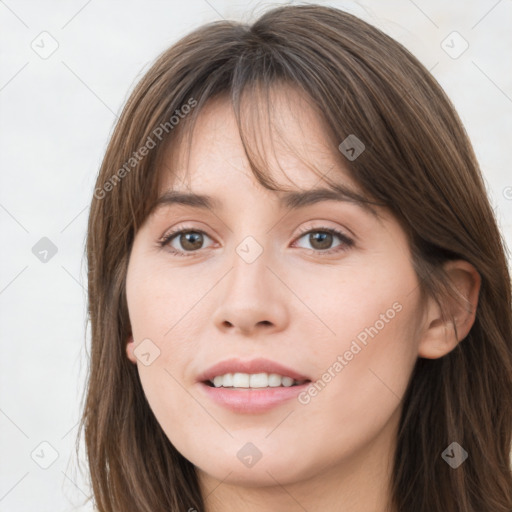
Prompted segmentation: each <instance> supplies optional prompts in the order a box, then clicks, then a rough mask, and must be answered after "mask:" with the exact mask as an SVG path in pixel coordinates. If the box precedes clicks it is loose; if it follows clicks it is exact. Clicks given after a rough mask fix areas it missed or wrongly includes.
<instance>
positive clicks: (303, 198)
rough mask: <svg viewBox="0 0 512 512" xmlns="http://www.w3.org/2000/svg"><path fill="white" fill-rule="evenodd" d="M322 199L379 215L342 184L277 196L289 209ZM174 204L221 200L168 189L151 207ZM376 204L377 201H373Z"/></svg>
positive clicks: (211, 205) (216, 204)
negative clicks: (332, 187) (349, 204)
mask: <svg viewBox="0 0 512 512" xmlns="http://www.w3.org/2000/svg"><path fill="white" fill-rule="evenodd" d="M322 201H339V202H346V203H353V204H355V205H356V206H359V207H361V208H362V209H363V210H365V211H366V212H368V213H370V214H372V215H373V216H375V217H377V218H378V217H379V215H378V213H377V212H376V211H375V209H374V208H372V206H371V201H369V200H368V199H365V198H364V197H363V196H360V195H359V194H357V193H356V192H354V191H352V190H350V189H349V188H347V187H344V186H343V185H336V188H335V189H328V188H319V189H312V190H305V191H291V192H282V195H281V196H280V197H279V198H278V202H279V205H280V206H281V207H282V208H287V209H290V210H298V209H300V208H304V207H306V206H310V205H313V204H316V203H319V202H322ZM174 204H181V205H186V206H191V207H193V208H200V209H203V210H207V209H211V210H215V209H216V210H220V209H222V202H221V201H220V200H219V199H217V198H214V197H212V196H209V195H206V194H194V193H188V192H180V191H177V190H168V191H167V192H165V193H164V194H162V195H161V196H160V197H159V198H158V199H157V200H156V202H155V204H154V206H153V208H152V209H156V208H158V207H160V206H164V205H165V206H171V205H174ZM374 204H377V203H374Z"/></svg>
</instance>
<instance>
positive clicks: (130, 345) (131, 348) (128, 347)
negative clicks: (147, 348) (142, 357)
mask: <svg viewBox="0 0 512 512" xmlns="http://www.w3.org/2000/svg"><path fill="white" fill-rule="evenodd" d="M134 350H135V341H134V340H133V335H130V337H129V338H128V341H127V342H126V356H127V357H128V359H129V360H130V361H131V362H132V363H135V364H137V358H136V357H135V354H134V353H133V351H134Z"/></svg>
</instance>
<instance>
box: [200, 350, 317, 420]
mask: <svg viewBox="0 0 512 512" xmlns="http://www.w3.org/2000/svg"><path fill="white" fill-rule="evenodd" d="M226 373H251V374H252V373H277V374H279V375H281V376H283V377H291V378H292V379H294V380H296V381H298V382H301V381H307V382H305V383H304V384H300V385H297V386H289V387H275V388H254V389H249V388H238V389H233V388H224V387H219V388H215V387H212V386H209V385H208V381H210V380H213V379H214V377H216V376H217V375H225V374H226ZM197 380H198V383H199V387H200V389H201V390H202V392H203V393H205V394H206V396H207V397H208V398H210V399H211V400H213V401H214V402H216V403H217V404H219V405H221V406H223V407H226V408H228V409H230V410H232V411H234V412H239V413H260V412H265V411H268V410H269V409H271V408H273V407H275V406H277V405H279V404H281V403H283V402H285V401H288V400H290V399H292V398H296V397H297V395H298V394H299V393H300V392H301V391H304V389H305V388H306V387H307V386H308V385H309V384H310V381H311V379H310V378H309V377H307V376H306V375H302V374H300V373H299V372H296V371H295V370H293V369H291V368H288V367H286V366H284V365H282V364H279V363H275V362H274V361H270V360H269V359H263V358H259V359H252V360H250V361H242V360H241V359H236V358H233V359H228V360H225V361H221V362H220V363H217V364H215V365H213V366H212V367H210V368H208V369H207V370H206V371H204V372H203V373H201V374H200V375H199V376H198V377H197Z"/></svg>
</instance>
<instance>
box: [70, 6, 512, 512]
mask: <svg viewBox="0 0 512 512" xmlns="http://www.w3.org/2000/svg"><path fill="white" fill-rule="evenodd" d="M279 84H290V85H293V86H294V87H297V88H299V89H300V90H301V91H303V92H304V94H305V97H307V98H308V99H309V101H310V103H311V105H312V106H313V107H314V108H316V109H317V110H318V112H319V113H320V114H321V116H322V117H323V119H324V120H325V123H326V136H327V137H330V140H332V141H333V143H334V144H336V146H337V145H338V144H339V143H341V142H342V141H343V140H345V139H346V137H347V136H349V135H351V134H355V135H356V136H357V138H358V139H360V140H361V141H363V143H364V144H365V146H366V149H365V151H364V152H363V153H362V154H361V155H360V156H359V157H358V158H357V159H355V160H352V161H349V160H348V159H346V158H344V156H343V155H342V154H341V152H339V158H340V161H342V163H343V165H344V166H345V167H346V168H347V169H348V171H349V173H350V175H351V177H352V178H353V179H354V180H355V182H356V183H358V185H359V186H360V187H361V190H363V191H364V192H365V194H366V195H365V197H366V198H367V200H368V201H371V202H375V203H377V204H379V205H384V206H386V207H387V208H389V209H390V210H391V211H392V212H393V214H394V215H395V217H396V219H398V220H399V222H400V223H401V225H402V226H403V228H404V230H405V231H406V233H407V235H408V239H409V244H410V248H411V253H412V256H413V265H414V268H415V270H416V273H417V275H418V277H419V279H420V283H421V291H422V292H423V293H424V294H426V295H428V296H431V297H434V298H435V300H436V301H438V303H439V304H441V305H442V304H444V300H445V299H446V297H447V296H448V294H452V295H453V294H454V293H455V292H454V290H453V289H452V288H450V286H449V285H450V283H449V279H448V278H447V275H446V274H445V273H444V271H443V267H442V263H443V262H446V261H447V260H451V259H464V260H466V261H468V262H470V263H471V264H472V265H473V266H474V267H475V268H476V269H477V271H478V272H479V274H480V276H481V288H480V295H479V303H478V308H477V312H476V319H475V322H474V324H473V327H472V328H471V331H470V332H469V334H468V336H467V337H466V338H465V339H464V340H463V341H462V342H460V343H459V344H458V345H457V347H456V348H455V349H454V350H453V351H451V352H450V353H449V354H447V355H446V356H444V357H442V358H440V359H423V358H418V360H417V362H416V365H415V367H414V370H413V374H412V376H411V380H410V383H409V386H408V389H407V392H406V394H405V396H404V397H403V411H402V417H401V421H400V426H399V432H398V438H397V443H398V444H397V450H396V457H395V462H394V467H393V473H392V475H391V483H392V493H391V498H392V503H391V505H392V510H396V511H404V512H412V511H414V512H434V511H439V510H443V511H445V512H510V511H511V510H512V474H511V460H510V457H511V442H512V312H511V311H512V306H511V289H510V288H511V283H510V275H509V270H508V268H507V261H506V256H505V250H504V242H503V240H502V238H501V236H500V232H499V230H498V227H497V223H496V220H495V217H494V213H493V210H492V208H491V207H490V204H489V201H488V198H487V195H486V189H485V186H484V183H483V180H482V177H481V173H480V169H479V165H478V163H477V160H476V157H475V154H474V152H473V149H472V146H471V143H470V141H469V140H468V136H467V134H466V132H465V130H464V127H463V125H462V123H461V121H460V119H459V117H458V116H457V114H456V112H455V110H454V107H453V106H452V104H451V102H450V100H449V99H448V98H447V96H446V94H445V93H444V91H443V90H442V88H441V87H440V85H439V84H438V83H437V82H436V80H435V79H434V78H433V77H432V76H431V75H430V73H429V72H428V71H427V70H426V69H425V67H424V66H423V65H422V64H421V63H420V62H419V61H418V60H417V59H416V58H415V57H414V56H413V55H411V53H409V51H407V50H406V49H405V48H404V47H403V46H402V45H400V44H399V43H397V42H396V41H395V40H393V39H392V38H390V37H389V36H387V35H386V34H384V33H383V32H381V31H380V30H378V29H377V28H375V27H373V26H371V25H369V24H367V23H365V22H363V21H362V20H360V19H358V18H357V17H355V16H353V15H350V14H348V13H346V12H343V11H340V10H337V9H334V8H330V7H325V6H318V5H302V6H290V5H288V6H281V7H277V8H274V9H272V10H270V11H268V12H266V13H265V14H263V15H262V16H261V17H260V18H259V19H258V20H256V21H255V22H254V23H253V24H251V25H247V24H242V23H239V22H234V21H219V22H213V23H209V24H207V25H204V26H202V27H200V28H198V29H197V30H195V31H194V32H192V33H190V34H189V35H187V36H186V37H184V38H183V39H181V40H180V41H179V42H178V43H176V44H175V45H174V46H172V47H171V48H169V49H168V50H167V51H165V52H164V53H163V54H162V55H161V56H160V57H159V58H158V59H157V60H156V62H155V63H154V64H153V66H152V67H151V69H150V70H149V71H148V72H147V73H146V75H145V76H144V77H143V78H142V80H141V81H140V82H139V83H138V85H137V86H136V88H135V90H134V91H133V93H132V94H131V96H130V98H129V99H128V101H127V104H126V106H125V108H124V110H123V112H122V115H121V117H120V119H119V122H118V123H117V125H116V127H115V130H114V132H113V135H112V137H111V140H110V143H109V145H108V148H107V151H106V154H105V157H104V160H103V163H102V166H101V169H100V172H99V176H98V179H97V183H96V190H95V193H94V197H93V199H92V204H91V210H90V217H89V225H88V236H87V259H88V270H89V272H88V286H89V288H88V293H89V304H88V306H89V316H90V322H91V335H92V348H91V360H90V374H89V380H88V386H87V390H86V395H85V406H84V411H83V418H82V422H81V425H80V432H81V431H82V429H83V431H84V433H85V442H86V449H87V456H88V462H89V471H90V475H91V481H92V488H93V492H94V499H95V502H96V506H97V508H98V510H99V511H101V512H113V511H116V512H128V511H137V512H160V511H162V512H163V511H166V512H169V511H178V510H188V509H189V508H194V509H196V510H197V511H204V510H205V500H204V497H202V496H201V493H200V489H199V485H198V480H197V476H196V472H195V468H194V466H193V464H192V463H191V462H190V461H188V460H187V459H185V458H184V457H183V456H182V455H181V454H180V453H179V452H178V451H177V450H176V449H175V448H174V447H173V445H172V444H171V443H170V441H169V439H168V438H167V437H166V435H165V434H164V432H163V430H162V429H161V427H160V426H159V424H158V422H157V420H156V419H155V417H154V415H153V414H152V411H151V410H150V407H149V405H148V403H147V401H146V399H145V396H144V392H143V389H142V387H141V384H140V381H139V377H138V373H137V368H136V367H135V365H133V364H132V363H130V362H129V360H128V359H127V357H126V355H125V344H126V342H127V339H128V337H129V335H130V333H131V328H130V320H129V316H128V310H127V303H126V295H125V280H126V272H127V264H128V258H129V255H130V250H131V246H132V242H133V240H134V236H135V234H136V232H137V230H138V228H139V227H140V226H141V224H142V222H143V221H144V219H145V218H146V217H147V216H148V214H149V211H150V205H151V204H152V203H153V202H154V200H155V198H156V194H157V190H158V180H159V175H160V174H161V170H162V158H163V157H162V155H163V153H164V149H165V148H167V147H169V144H168V143H169V142H170V141H171V140H176V136H177V134H182V133H183V132H184V130H185V129H186V128H187V129H192V127H193V124H194V122H195V120H196V118H197V115H198V114H199V112H200V111H201V108H202V107H203V105H204V104H205V103H206V102H207V101H208V100H209V99H211V98H213V97H214V96H217V95H221V94H222V95H225V96H226V97H228V98H230V99H231V101H232V104H233V106H234V110H235V112H236V116H237V122H238V125H239V128H240V132H241V136H242V140H243V142H244V147H245V148H246V152H247V155H248V158H249V161H250V164H251V168H252V170H253V172H254V174H255V176H256V177H257V179H258V180H259V182H260V183H261V184H262V185H264V186H265V187H267V188H270V189H272V190H276V189H277V187H275V183H274V182H273V181H272V179H270V177H269V176H268V173H265V166H264V165H262V164H259V165H258V164H257V163H256V162H255V160H254V158H253V156H252V155H253V153H254V152H253V151H251V149H250V146H249V143H248V142H247V138H246V137H245V136H244V132H243V130H242V128H243V123H242V120H241V113H240V102H241V98H242V93H244V95H245V94H247V95H248V96H249V97H251V94H253V93H255V91H256V90H257V91H260V92H261V91H267V92H268V91H269V90H270V88H271V87H278V86H279ZM252 97H253V98H254V96H252ZM185 105H188V106H189V108H185V107H184V106H185ZM336 146H334V147H335V148H336ZM143 147H145V148H146V150H145V151H143V150H142V149H141V148H143ZM333 186H334V185H333ZM454 441H456V442H458V443H459V444H460V445H461V446H462V447H463V448H464V449H465V450H466V452H468V454H469V458H468V460H466V461H465V462H464V463H463V464H462V465H460V466H459V467H458V468H457V469H453V468H451V467H450V466H449V465H448V464H447V463H446V462H445V461H444V460H443V458H442V457H441V454H442V452H443V450H445V448H446V447H447V446H448V445H450V443H452V442H454Z"/></svg>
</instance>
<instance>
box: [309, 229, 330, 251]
mask: <svg viewBox="0 0 512 512" xmlns="http://www.w3.org/2000/svg"><path fill="white" fill-rule="evenodd" d="M326 240H327V243H326V242H325V241H326ZM312 241H314V242H318V241H320V247H317V249H328V248H329V247H330V245H331V243H332V234H331V233H326V232H323V231H322V232H317V233H311V234H310V242H312ZM311 245H313V244H311ZM313 247H315V246H314V245H313Z"/></svg>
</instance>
